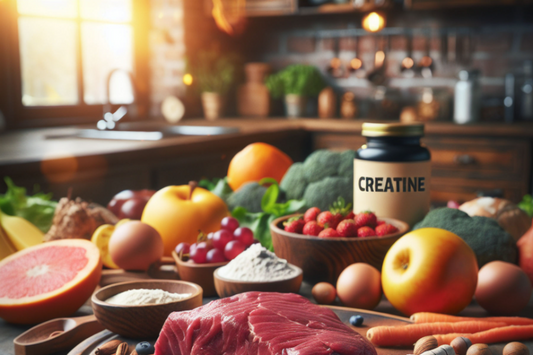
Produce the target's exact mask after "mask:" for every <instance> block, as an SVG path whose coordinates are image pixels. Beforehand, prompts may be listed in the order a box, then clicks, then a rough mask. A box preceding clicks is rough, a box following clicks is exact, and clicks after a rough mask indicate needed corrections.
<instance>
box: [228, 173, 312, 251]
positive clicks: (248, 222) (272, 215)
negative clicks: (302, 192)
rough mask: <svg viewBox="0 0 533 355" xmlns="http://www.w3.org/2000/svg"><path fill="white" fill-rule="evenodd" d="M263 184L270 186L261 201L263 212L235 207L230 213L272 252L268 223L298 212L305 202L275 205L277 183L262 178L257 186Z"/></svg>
mask: <svg viewBox="0 0 533 355" xmlns="http://www.w3.org/2000/svg"><path fill="white" fill-rule="evenodd" d="M265 184H271V185H270V186H269V187H268V189H267V190H266V192H265V194H264V195H263V198H262V199H261V209H262V210H263V212H258V213H250V212H248V211H247V210H246V208H244V207H236V208H234V209H233V211H232V216H233V217H234V218H236V219H237V220H238V221H239V224H240V225H241V226H242V227H248V228H250V229H251V230H252V231H253V232H254V237H255V238H256V239H257V240H259V241H260V242H261V245H263V246H264V247H265V248H267V249H269V250H274V247H273V245H272V236H271V235H270V223H272V221H273V220H275V219H276V218H278V217H283V216H286V215H288V214H292V213H296V212H298V211H300V210H301V209H302V208H303V207H304V206H305V201H298V200H289V201H287V202H285V203H277V202H276V201H277V199H278V196H279V193H280V191H279V186H278V183H277V182H276V180H274V179H272V178H264V179H262V180H261V181H259V185H265Z"/></svg>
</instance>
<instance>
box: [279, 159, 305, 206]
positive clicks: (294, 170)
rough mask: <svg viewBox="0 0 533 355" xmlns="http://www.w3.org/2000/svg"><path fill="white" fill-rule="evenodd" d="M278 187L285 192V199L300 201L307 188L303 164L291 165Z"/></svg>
mask: <svg viewBox="0 0 533 355" xmlns="http://www.w3.org/2000/svg"><path fill="white" fill-rule="evenodd" d="M279 187H280V188H281V189H282V190H283V191H285V194H286V196H287V199H289V200H301V199H302V198H303V196H304V192H305V188H306V187H307V180H306V178H305V174H304V165H303V163H294V164H292V165H291V167H290V168H289V170H287V172H286V173H285V176H284V177H283V180H281V184H280V185H279Z"/></svg>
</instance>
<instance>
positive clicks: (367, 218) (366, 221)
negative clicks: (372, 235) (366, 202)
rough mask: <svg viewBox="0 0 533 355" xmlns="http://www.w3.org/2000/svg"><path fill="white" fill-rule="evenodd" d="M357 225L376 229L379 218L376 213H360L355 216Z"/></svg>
mask: <svg viewBox="0 0 533 355" xmlns="http://www.w3.org/2000/svg"><path fill="white" fill-rule="evenodd" d="M355 223H356V224H357V225H358V226H362V227H364V226H367V227H371V228H376V224H377V218H376V215H375V214H374V212H370V211H365V212H361V213H358V214H357V216H355Z"/></svg>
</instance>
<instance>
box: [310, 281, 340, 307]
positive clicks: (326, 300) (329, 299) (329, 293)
mask: <svg viewBox="0 0 533 355" xmlns="http://www.w3.org/2000/svg"><path fill="white" fill-rule="evenodd" d="M311 294H312V295H313V298H314V299H315V301H316V302H317V303H318V304H332V303H333V301H335V297H337V291H335V287H334V286H333V285H332V284H330V283H327V282H319V283H317V284H316V285H315V286H314V287H313V289H312V290H311Z"/></svg>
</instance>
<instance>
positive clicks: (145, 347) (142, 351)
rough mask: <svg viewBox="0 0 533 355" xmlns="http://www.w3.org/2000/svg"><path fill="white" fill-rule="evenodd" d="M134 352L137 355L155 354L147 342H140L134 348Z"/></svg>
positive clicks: (152, 347)
mask: <svg viewBox="0 0 533 355" xmlns="http://www.w3.org/2000/svg"><path fill="white" fill-rule="evenodd" d="M135 351H137V354H139V355H152V354H153V353H155V349H154V346H153V345H152V344H150V342H148V341H141V342H140V343H139V344H137V346H135Z"/></svg>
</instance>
